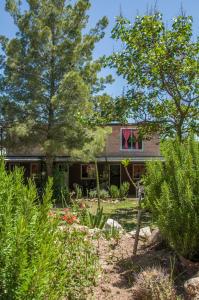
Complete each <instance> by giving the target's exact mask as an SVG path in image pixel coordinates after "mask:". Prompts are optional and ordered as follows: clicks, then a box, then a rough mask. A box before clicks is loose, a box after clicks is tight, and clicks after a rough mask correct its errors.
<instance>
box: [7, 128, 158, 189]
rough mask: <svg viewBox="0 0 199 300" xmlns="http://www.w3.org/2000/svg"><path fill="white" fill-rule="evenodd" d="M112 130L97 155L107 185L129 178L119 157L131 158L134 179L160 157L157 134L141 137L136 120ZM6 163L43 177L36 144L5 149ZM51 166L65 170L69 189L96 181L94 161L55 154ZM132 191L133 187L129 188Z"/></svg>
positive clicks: (42, 160) (102, 180)
mask: <svg viewBox="0 0 199 300" xmlns="http://www.w3.org/2000/svg"><path fill="white" fill-rule="evenodd" d="M109 126H111V127H112V133H111V134H110V135H109V136H108V138H107V141H106V145H105V149H104V151H103V153H101V154H100V155H99V156H98V157H97V162H98V169H99V178H100V185H101V187H102V188H107V187H108V186H110V185H117V186H120V184H121V183H122V182H124V181H128V177H127V175H126V172H125V169H124V167H123V166H122V164H121V162H122V160H124V159H126V158H128V159H129V160H130V162H131V163H130V164H129V167H128V169H129V173H130V174H131V176H132V178H133V179H134V180H136V181H137V180H139V179H140V178H141V176H142V174H143V173H144V171H145V164H146V162H147V161H151V160H162V157H161V155H160V147H159V138H158V135H154V136H153V137H152V138H151V139H150V140H146V139H141V138H140V137H139V136H138V131H137V128H136V125H135V124H128V125H121V124H111V125H109ZM5 161H6V167H7V169H8V170H13V169H14V167H15V166H22V167H23V168H24V172H25V177H27V178H28V177H33V178H34V179H35V181H36V182H37V183H38V184H39V183H41V182H42V180H43V178H44V177H45V157H44V155H42V153H41V151H40V150H39V148H38V149H37V148H35V149H32V150H31V152H30V150H27V149H26V148H25V147H24V148H23V149H21V150H20V151H19V150H18V151H14V150H9V149H8V150H7V154H6V156H5ZM54 167H55V168H57V170H59V171H63V173H64V174H65V178H66V179H65V180H66V184H67V185H68V186H69V187H70V189H73V188H74V185H75V184H78V185H80V186H81V187H82V188H83V189H84V190H85V191H86V190H90V189H92V188H94V187H95V185H96V176H95V165H94V163H93V162H90V163H84V162H79V161H74V160H72V159H71V158H70V157H69V156H57V157H56V158H55V162H54ZM131 192H132V193H133V190H131Z"/></svg>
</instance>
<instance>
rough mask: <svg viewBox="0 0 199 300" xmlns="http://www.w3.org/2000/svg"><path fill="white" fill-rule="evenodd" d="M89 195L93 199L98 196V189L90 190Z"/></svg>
mask: <svg viewBox="0 0 199 300" xmlns="http://www.w3.org/2000/svg"><path fill="white" fill-rule="evenodd" d="M88 195H89V198H91V199H93V198H96V197H97V190H96V189H94V190H90V191H89V193H88Z"/></svg>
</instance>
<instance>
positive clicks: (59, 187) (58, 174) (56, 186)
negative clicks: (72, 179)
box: [53, 169, 71, 207]
mask: <svg viewBox="0 0 199 300" xmlns="http://www.w3.org/2000/svg"><path fill="white" fill-rule="evenodd" d="M53 197H54V199H56V202H57V203H59V204H61V205H62V207H64V206H67V204H70V202H71V199H70V193H69V189H68V186H67V184H66V173H65V172H64V171H60V170H58V169H55V170H54V171H53Z"/></svg>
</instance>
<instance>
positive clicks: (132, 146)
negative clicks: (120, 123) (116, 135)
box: [121, 128, 142, 150]
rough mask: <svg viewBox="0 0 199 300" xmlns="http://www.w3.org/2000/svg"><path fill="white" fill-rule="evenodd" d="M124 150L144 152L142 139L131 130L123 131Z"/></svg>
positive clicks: (136, 132) (125, 129) (135, 131)
mask: <svg viewBox="0 0 199 300" xmlns="http://www.w3.org/2000/svg"><path fill="white" fill-rule="evenodd" d="M121 135H122V136H121V140H122V150H142V138H141V137H140V136H139V135H138V131H137V130H135V129H131V128H123V129H122V130H121Z"/></svg>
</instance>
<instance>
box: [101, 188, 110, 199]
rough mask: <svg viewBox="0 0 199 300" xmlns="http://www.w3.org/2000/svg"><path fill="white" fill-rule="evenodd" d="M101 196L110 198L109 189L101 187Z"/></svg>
mask: <svg viewBox="0 0 199 300" xmlns="http://www.w3.org/2000/svg"><path fill="white" fill-rule="evenodd" d="M100 198H101V199H107V198H109V193H108V191H107V190H104V189H101V190H100Z"/></svg>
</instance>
